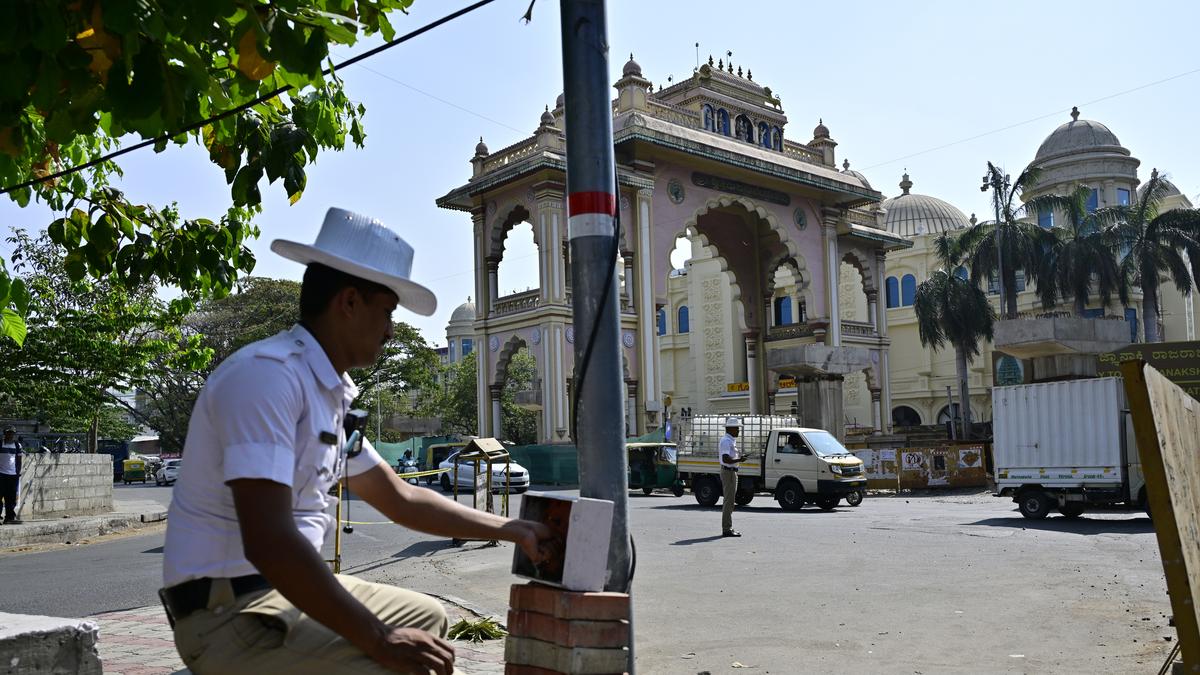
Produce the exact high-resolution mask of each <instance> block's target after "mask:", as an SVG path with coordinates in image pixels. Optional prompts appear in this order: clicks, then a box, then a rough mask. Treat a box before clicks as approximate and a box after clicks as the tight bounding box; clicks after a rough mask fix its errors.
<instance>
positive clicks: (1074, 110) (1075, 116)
mask: <svg viewBox="0 0 1200 675" xmlns="http://www.w3.org/2000/svg"><path fill="white" fill-rule="evenodd" d="M1071 121H1072V122H1078V121H1079V106H1075V105H1073V106H1071Z"/></svg>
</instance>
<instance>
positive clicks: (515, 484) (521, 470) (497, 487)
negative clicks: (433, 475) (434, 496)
mask: <svg viewBox="0 0 1200 675" xmlns="http://www.w3.org/2000/svg"><path fill="white" fill-rule="evenodd" d="M458 455H459V453H458V452H455V453H453V454H452V455H450V456H449V457H447V458H446V459H444V460H442V463H441V464H439V465H438V468H439V469H450V470H449V471H447V472H446V473H443V474H442V476H441V479H440V480H441V484H442V491H443V492H453V491H454V464H455V463H456V462H457V463H458V489H459V490H465V491H468V492H469V491H471V490H474V489H475V462H474V461H472V460H462V461H459V459H458ZM479 466H480V467H481V468H482V467H486V466H487V464H486V463H485V462H483V461H480V462H479ZM508 470H509V472H510V473H509V475H508V478H507V482H508V486H509V488H510V489H511V491H512V493H514V494H515V493H520V492H524V491H526V490H528V489H529V472H528V471H526V470H525V467H523V466H521V465H520V464H517V463H516V462H510V463H509V464H508ZM504 471H505V465H504V464H493V465H492V492H501V491H503V490H504V485H505V475H504Z"/></svg>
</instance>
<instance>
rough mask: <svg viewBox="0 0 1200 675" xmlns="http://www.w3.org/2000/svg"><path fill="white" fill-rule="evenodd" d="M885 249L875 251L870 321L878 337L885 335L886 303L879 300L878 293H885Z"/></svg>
mask: <svg viewBox="0 0 1200 675" xmlns="http://www.w3.org/2000/svg"><path fill="white" fill-rule="evenodd" d="M886 261H887V251H884V250H883V249H879V250H877V251H875V289H876V290H875V312H874V316H873V317H872V319H871V321H872V322H874V324H875V332H876V333H879V336H880V337H883V336H885V335H887V303H886V302H879V294H880V293H886V289H887V284H886V283H885V282H884V279H885V278H886V276H887V272H886Z"/></svg>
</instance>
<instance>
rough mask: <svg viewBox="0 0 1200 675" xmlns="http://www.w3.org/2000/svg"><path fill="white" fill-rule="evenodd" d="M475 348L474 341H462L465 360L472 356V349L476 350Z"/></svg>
mask: <svg viewBox="0 0 1200 675" xmlns="http://www.w3.org/2000/svg"><path fill="white" fill-rule="evenodd" d="M474 347H475V342H474V340H469V339H463V341H462V355H463V357H464V358H465V357H467V356H470V354H471V350H472V349H474Z"/></svg>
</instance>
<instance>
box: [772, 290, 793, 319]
mask: <svg viewBox="0 0 1200 675" xmlns="http://www.w3.org/2000/svg"><path fill="white" fill-rule="evenodd" d="M791 324H792V299H791V298H788V297H783V298H775V325H776V326H790V325H791Z"/></svg>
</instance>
